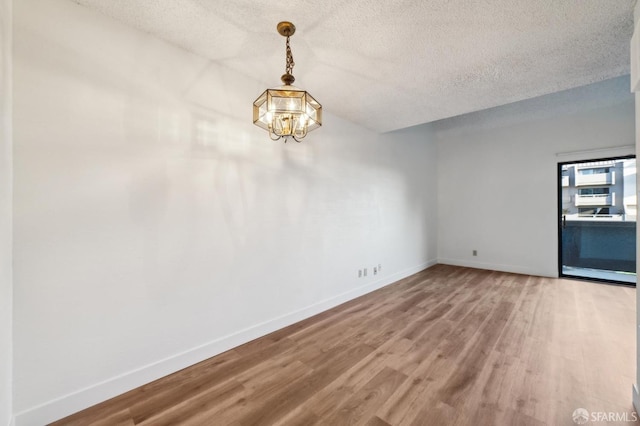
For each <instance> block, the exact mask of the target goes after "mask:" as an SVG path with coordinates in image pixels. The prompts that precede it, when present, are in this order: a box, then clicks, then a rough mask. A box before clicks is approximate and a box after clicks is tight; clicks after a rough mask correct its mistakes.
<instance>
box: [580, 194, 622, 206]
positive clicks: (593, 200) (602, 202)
mask: <svg viewBox="0 0 640 426" xmlns="http://www.w3.org/2000/svg"><path fill="white" fill-rule="evenodd" d="M613 196H614V194H590V195H579V194H576V207H581V206H613Z"/></svg>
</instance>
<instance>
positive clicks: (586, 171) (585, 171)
mask: <svg viewBox="0 0 640 426" xmlns="http://www.w3.org/2000/svg"><path fill="white" fill-rule="evenodd" d="M578 173H580V174H581V175H599V174H602V173H609V168H608V167H600V168H597V169H581V170H579V171H578Z"/></svg>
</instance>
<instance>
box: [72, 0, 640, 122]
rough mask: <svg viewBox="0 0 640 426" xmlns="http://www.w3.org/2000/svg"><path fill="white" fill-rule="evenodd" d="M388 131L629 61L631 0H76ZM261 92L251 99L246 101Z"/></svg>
mask: <svg viewBox="0 0 640 426" xmlns="http://www.w3.org/2000/svg"><path fill="white" fill-rule="evenodd" d="M72 1H74V2H75V3H79V4H82V5H86V6H89V7H92V8H95V9H97V10H99V11H101V12H103V13H105V14H108V15H110V16H112V17H114V18H116V19H119V20H121V21H123V22H124V23H126V24H129V25H132V26H134V27H137V28H139V29H141V30H143V31H145V32H148V33H150V34H153V35H155V36H157V37H159V38H161V39H164V40H166V41H168V42H171V43H173V44H175V45H177V46H180V47H182V48H184V49H186V50H189V51H191V52H194V53H196V54H198V55H201V56H204V57H206V58H209V59H211V60H213V61H216V62H217V63H219V64H221V65H222V66H225V67H228V68H230V69H233V70H237V71H240V72H242V73H243V74H246V75H249V76H251V77H253V78H255V79H256V80H259V81H262V82H264V84H265V86H268V87H273V86H278V85H279V84H280V81H279V78H280V75H281V74H282V73H283V71H284V39H283V38H282V37H281V36H280V35H279V34H278V33H277V32H276V30H275V27H276V24H277V23H278V22H279V21H282V20H289V21H292V22H293V23H294V24H295V25H296V27H297V31H296V34H295V35H294V36H293V37H292V39H291V45H292V49H293V55H294V59H295V62H296V66H295V68H294V73H293V74H294V75H295V76H296V83H295V84H296V85H297V86H299V87H301V88H304V89H306V90H308V91H309V92H310V93H311V94H313V96H314V97H315V98H316V99H318V100H319V101H320V102H321V103H322V104H323V107H324V108H325V110H326V111H327V112H331V113H332V114H335V115H338V116H340V117H342V118H345V119H348V120H351V121H353V122H356V123H359V124H361V125H363V126H365V127H368V128H370V129H373V130H376V131H379V132H384V131H390V130H395V129H399V128H404V127H408V126H412V125H416V124H422V123H427V122H431V121H435V120H439V119H443V118H447V117H452V116H457V115H460V114H464V113H468V112H471V111H477V110H481V109H486V108H491V107H494V106H498V105H504V104H507V103H511V102H515V101H519V100H522V99H528V98H532V97H536V96H540V95H544V94H547V93H552V92H557V91H560V90H564V89H568V88H572V87H577V86H582V85H586V84H590V83H594V82H598V81H602V80H606V79H609V78H613V77H617V76H620V75H624V74H627V73H628V72H629V40H630V38H631V35H632V31H633V5H634V3H635V0H533V1H532V0H428V1H427V0H385V1H382V0H323V1H312V0H297V1H293V0H289V1H281V0H224V1H223V0H72ZM252 100H253V99H250V100H248V102H250V101H252Z"/></svg>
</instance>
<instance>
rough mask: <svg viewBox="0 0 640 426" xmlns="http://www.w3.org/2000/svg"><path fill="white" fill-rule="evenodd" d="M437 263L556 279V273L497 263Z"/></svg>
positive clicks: (467, 261)
mask: <svg viewBox="0 0 640 426" xmlns="http://www.w3.org/2000/svg"><path fill="white" fill-rule="evenodd" d="M438 263H442V264H443V265H454V266H464V267H467V268H477V269H488V270H491V271H501V272H511V273H514V274H524V275H535V276H540V277H550V278H557V277H558V273H557V272H556V273H553V274H551V273H543V272H541V271H536V270H533V269H531V268H529V267H527V266H514V265H502V264H497V263H485V262H474V261H469V260H462V259H448V258H441V257H439V258H438Z"/></svg>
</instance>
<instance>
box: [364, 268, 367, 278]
mask: <svg viewBox="0 0 640 426" xmlns="http://www.w3.org/2000/svg"><path fill="white" fill-rule="evenodd" d="M364 276H365V277H366V276H367V268H364Z"/></svg>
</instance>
